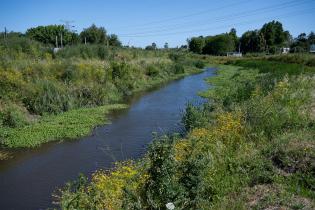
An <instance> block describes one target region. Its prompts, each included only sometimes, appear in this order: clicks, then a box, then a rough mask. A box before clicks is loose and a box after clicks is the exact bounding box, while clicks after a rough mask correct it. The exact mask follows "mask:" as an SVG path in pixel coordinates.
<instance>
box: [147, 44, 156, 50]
mask: <svg viewBox="0 0 315 210" xmlns="http://www.w3.org/2000/svg"><path fill="white" fill-rule="evenodd" d="M145 49H146V50H156V44H155V42H153V43H152V44H151V45H148V46H146V47H145Z"/></svg>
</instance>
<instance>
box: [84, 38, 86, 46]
mask: <svg viewBox="0 0 315 210" xmlns="http://www.w3.org/2000/svg"><path fill="white" fill-rule="evenodd" d="M84 44H85V45H86V37H84Z"/></svg>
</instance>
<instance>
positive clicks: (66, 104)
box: [0, 39, 205, 148]
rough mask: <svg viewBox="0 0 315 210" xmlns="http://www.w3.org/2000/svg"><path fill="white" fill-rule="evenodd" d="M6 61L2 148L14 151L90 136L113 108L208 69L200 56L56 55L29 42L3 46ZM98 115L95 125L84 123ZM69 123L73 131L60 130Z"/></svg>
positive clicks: (84, 49) (105, 51)
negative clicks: (132, 95)
mask: <svg viewBox="0 0 315 210" xmlns="http://www.w3.org/2000/svg"><path fill="white" fill-rule="evenodd" d="M0 58H1V62H0V143H1V145H2V146H3V147H9V148H16V147H34V146H38V145H40V144H41V143H45V142H48V141H53V140H60V139H67V138H75V137H79V136H82V135H87V134H88V132H89V131H90V130H91V128H92V127H93V126H97V125H99V124H100V123H101V122H100V120H99V119H100V118H102V119H103V122H106V120H104V109H106V107H112V106H109V105H112V104H117V103H123V100H124V98H125V97H126V96H129V95H131V94H133V93H135V92H137V91H141V90H145V89H148V88H150V87H152V86H155V85H158V84H160V83H164V82H167V81H170V80H174V79H178V78H180V77H183V76H185V75H189V74H193V73H197V72H200V71H201V69H202V68H203V67H204V65H205V61H204V58H202V57H200V56H194V55H190V54H187V53H183V52H180V51H174V50H173V51H171V50H165V51H159V50H153V51H147V50H141V49H124V48H107V47H104V46H103V45H77V46H70V47H66V48H64V49H62V50H60V51H59V52H58V53H57V54H53V53H52V52H51V51H50V50H49V48H47V47H46V46H42V45H41V44H40V43H35V42H34V41H30V40H27V39H17V40H16V39H12V40H9V41H8V42H6V43H2V42H1V43H0ZM113 106H115V105H113ZM93 111H95V112H96V113H95V114H93V115H92V114H91V115H90V116H93V117H95V118H96V119H95V121H90V120H82V119H81V118H82V117H83V119H85V118H84V116H82V115H84V114H87V116H88V115H89V114H88V113H87V112H90V113H91V112H93ZM81 112H82V113H81ZM69 121H71V122H72V123H71V125H72V124H73V127H71V126H63V128H62V126H59V127H58V126H57V123H59V124H61V125H66V124H69V123H67V122H69ZM75 126H77V128H75ZM82 126H83V127H84V129H83V131H82V133H80V128H82Z"/></svg>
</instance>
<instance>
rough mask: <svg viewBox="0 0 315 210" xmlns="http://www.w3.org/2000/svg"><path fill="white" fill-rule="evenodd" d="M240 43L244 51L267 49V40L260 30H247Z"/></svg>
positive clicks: (262, 50)
mask: <svg viewBox="0 0 315 210" xmlns="http://www.w3.org/2000/svg"><path fill="white" fill-rule="evenodd" d="M240 44H241V50H242V52H244V53H252V52H264V51H265V50H266V40H265V38H264V36H263V34H262V33H261V32H260V31H258V30H255V31H247V32H245V33H244V34H243V35H242V37H241V38H240Z"/></svg>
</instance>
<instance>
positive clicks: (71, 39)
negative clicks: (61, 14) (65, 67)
mask: <svg viewBox="0 0 315 210" xmlns="http://www.w3.org/2000/svg"><path fill="white" fill-rule="evenodd" d="M26 36H27V37H29V38H31V39H34V40H36V41H39V42H42V43H44V44H51V45H55V44H56V37H57V38H58V43H59V44H60V43H61V37H62V43H63V45H68V44H74V43H76V42H77V40H78V36H77V34H76V33H73V32H71V31H68V30H67V29H65V27H64V26H63V25H48V26H38V27H35V28H30V29H27V31H26Z"/></svg>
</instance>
